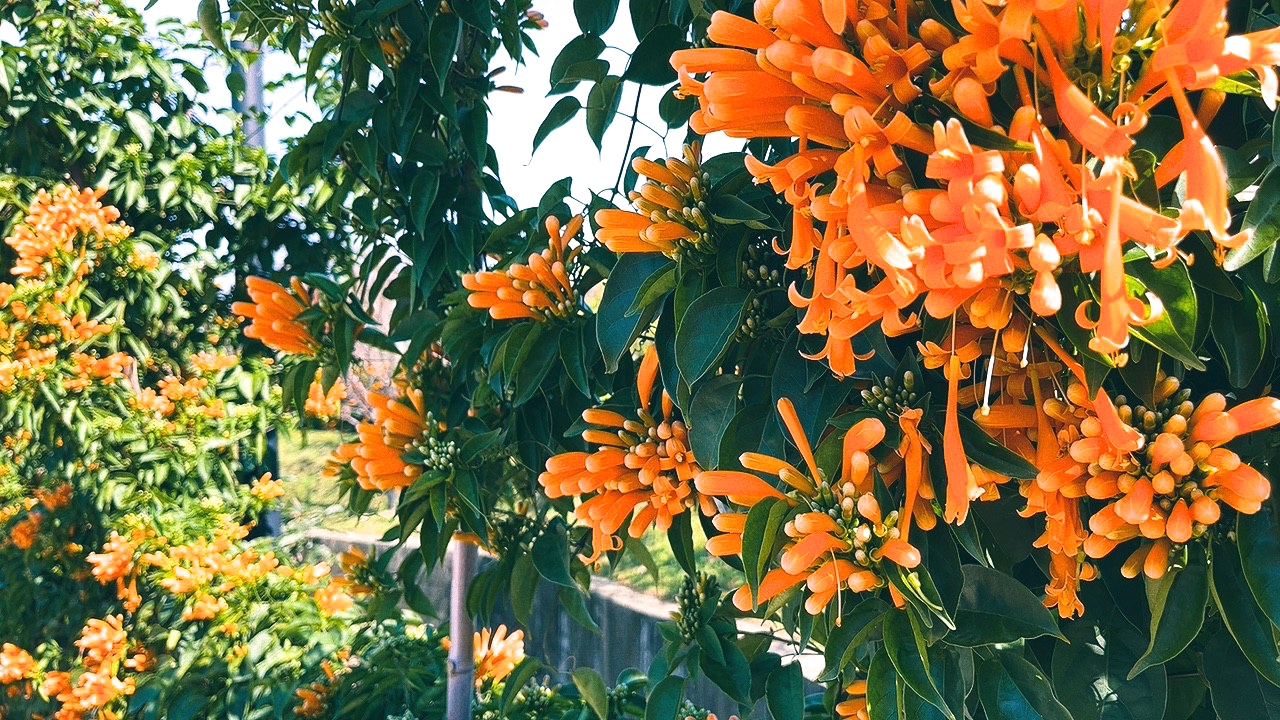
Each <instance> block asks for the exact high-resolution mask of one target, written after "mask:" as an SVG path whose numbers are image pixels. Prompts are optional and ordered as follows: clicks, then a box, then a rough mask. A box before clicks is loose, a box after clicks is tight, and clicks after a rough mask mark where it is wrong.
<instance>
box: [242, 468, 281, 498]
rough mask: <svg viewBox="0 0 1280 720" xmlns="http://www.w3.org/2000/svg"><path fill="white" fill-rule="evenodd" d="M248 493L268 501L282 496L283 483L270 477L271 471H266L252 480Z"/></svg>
mask: <svg viewBox="0 0 1280 720" xmlns="http://www.w3.org/2000/svg"><path fill="white" fill-rule="evenodd" d="M249 494H250V495H253V496H254V497H255V498H257V499H259V500H261V501H263V502H270V501H272V500H276V499H278V498H282V497H284V483H283V482H281V481H280V480H277V479H274V478H272V477H271V473H266V474H264V475H263V476H262V477H260V478H258V479H257V480H254V481H253V487H251V488H249Z"/></svg>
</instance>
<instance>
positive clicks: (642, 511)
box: [538, 346, 714, 563]
mask: <svg viewBox="0 0 1280 720" xmlns="http://www.w3.org/2000/svg"><path fill="white" fill-rule="evenodd" d="M657 377H658V353H657V351H656V349H655V348H654V347H653V346H650V347H649V348H648V350H647V351H646V353H645V356H644V360H643V361H642V362H641V363H640V372H639V375H638V377H637V382H636V384H637V389H638V392H639V398H640V407H638V408H636V411H635V415H634V416H633V417H624V416H623V415H622V414H620V413H617V412H614V411H612V410H606V409H604V408H590V409H588V410H586V411H584V412H583V413H582V419H583V420H585V421H586V422H587V423H589V424H590V425H591V427H589V428H588V429H587V430H585V431H583V433H582V439H583V440H585V441H586V442H587V443H588V444H589V445H593V446H595V447H596V448H597V449H596V450H595V451H594V452H590V453H588V452H568V453H561V454H559V455H556V456H554V457H552V458H550V459H549V460H547V466H546V471H545V472H543V473H542V474H541V475H539V476H538V482H539V483H540V484H541V485H542V487H543V490H544V491H545V492H546V494H547V497H549V498H551V499H553V500H554V499H556V498H561V497H571V496H589V497H588V498H587V499H586V500H585V501H583V503H582V504H581V505H579V506H578V509H577V510H576V511H575V514H576V515H577V517H578V519H579V520H580V521H581V522H583V523H584V524H586V525H587V526H588V527H590V528H591V529H592V547H593V551H592V554H591V555H590V556H588V557H586V558H584V560H583V561H584V562H586V563H592V562H595V561H596V560H597V559H599V557H600V555H601V554H603V553H605V552H611V551H614V550H618V549H621V547H622V541H621V539H620V538H619V537H617V533H618V531H619V530H621V528H622V525H623V524H624V523H625V522H626V521H627V518H628V517H630V516H631V514H632V511H635V510H637V509H638V512H636V513H635V517H634V518H632V519H631V523H630V525H629V526H628V533H629V534H630V535H631V537H636V538H638V537H640V536H641V535H642V534H644V531H645V530H646V529H648V528H649V527H650V526H652V525H657V527H658V528H659V529H661V530H663V531H665V530H667V529H668V528H670V527H671V523H672V520H673V518H674V517H675V516H676V515H679V514H680V513H683V512H686V511H687V510H689V509H690V508H692V507H693V506H694V505H695V503H698V504H699V507H700V508H701V510H702V511H703V512H705V513H707V514H710V513H711V512H712V511H713V510H714V508H713V507H712V506H711V505H710V503H708V502H706V501H705V500H700V499H699V498H698V497H697V495H696V494H695V493H694V492H693V478H694V476H695V475H697V473H698V471H699V469H700V468H699V467H698V464H697V461H696V460H695V459H694V457H693V452H692V451H691V450H690V448H689V431H688V428H686V427H685V424H684V423H683V422H682V421H680V420H678V419H676V418H675V416H674V411H675V406H674V403H672V401H671V398H670V396H668V395H667V394H666V392H663V393H662V401H661V412H662V416H661V418H658V417H655V415H654V413H653V412H652V411H651V410H650V408H651V406H652V395H653V390H654V383H655V381H656V380H657Z"/></svg>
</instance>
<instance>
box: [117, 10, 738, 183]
mask: <svg viewBox="0 0 1280 720" xmlns="http://www.w3.org/2000/svg"><path fill="white" fill-rule="evenodd" d="M129 2H130V4H132V5H133V6H135V7H137V8H140V9H143V8H145V6H146V5H147V0H129ZM620 4H621V8H620V9H619V11H618V18H617V21H616V22H615V24H614V27H613V28H612V29H611V30H610V31H609V32H608V33H606V34H605V36H604V40H605V43H606V44H607V45H608V46H609V49H607V50H605V54H604V55H603V57H604V59H606V60H608V61H609V62H610V63H611V64H612V65H613V67H612V68H611V70H610V72H611V73H612V74H615V75H620V74H621V73H622V71H623V69H624V68H625V66H626V55H625V53H624V52H623V51H622V50H619V49H616V48H633V47H635V45H636V43H637V39H636V38H635V36H634V34H633V33H632V30H631V20H630V16H629V14H628V12H627V3H620ZM196 6H197V3H195V2H191V0H158V1H157V2H155V3H154V4H153V5H152V7H151V8H150V9H145V10H144V11H143V13H144V16H145V17H146V19H147V22H148V25H149V26H151V27H154V26H155V23H156V22H157V21H159V20H160V19H162V18H167V17H176V18H179V19H181V20H183V21H184V22H188V23H194V22H195V16H196ZM537 9H538V10H540V11H541V12H542V13H543V14H545V15H546V18H547V21H548V22H549V23H550V27H548V28H547V29H545V30H541V31H538V32H535V33H534V35H533V37H534V41H535V43H536V44H537V46H538V48H539V50H540V52H541V57H538V56H534V55H531V54H529V55H527V56H526V58H525V60H526V63H527V64H526V65H525V66H522V67H516V66H515V64H514V63H513V62H511V60H510V58H508V57H506V56H505V55H503V56H500V57H499V58H497V59H496V60H495V62H494V66H495V67H503V66H505V67H506V68H507V71H506V72H504V73H503V74H502V75H500V76H498V77H497V78H496V79H495V81H496V82H497V83H498V84H499V85H514V86H518V87H521V88H523V89H524V93H523V94H514V93H494V94H493V95H491V96H490V110H491V115H490V118H489V143H490V144H491V145H493V148H494V151H495V152H496V153H497V157H498V162H499V167H500V174H501V178H502V181H503V184H504V185H505V187H506V188H507V192H508V193H509V194H510V195H511V196H512V197H514V198H515V200H516V201H517V203H518V204H519V205H520V206H522V207H525V206H531V205H536V204H537V202H538V199H539V198H540V197H541V196H542V193H543V191H544V190H546V188H547V187H548V186H550V185H551V184H552V183H554V182H556V181H557V180H560V179H561V178H564V177H569V176H572V177H573V178H574V185H573V196H574V197H575V198H577V199H579V200H584V201H585V200H586V199H588V198H589V197H590V192H591V191H592V190H597V191H603V190H605V189H608V188H611V187H613V183H614V180H615V179H616V178H617V175H618V169H619V168H620V167H621V165H622V163H623V162H625V160H626V157H627V154H628V153H626V151H625V147H626V141H627V132H628V130H629V128H630V122H629V121H628V120H627V119H626V118H624V117H622V114H629V113H630V112H631V109H632V108H633V107H634V103H635V92H636V86H635V85H634V84H631V83H626V84H624V86H623V87H624V89H625V92H624V95H623V97H622V99H621V102H620V103H619V116H618V117H617V119H615V120H614V122H613V124H612V125H611V126H610V127H609V130H608V132H607V133H606V134H605V139H604V143H603V145H604V149H603V151H602V152H598V151H597V150H596V148H595V145H594V144H592V142H591V140H590V138H589V137H588V136H587V131H586V124H585V112H579V113H578V115H577V116H575V117H574V118H573V120H571V121H569V123H568V124H567V125H565V126H564V127H562V128H560V129H558V130H556V131H555V132H554V133H552V134H551V136H550V137H549V138H547V140H546V141H544V142H543V144H542V146H541V147H539V148H538V151H537V153H536V154H533V153H531V149H532V147H533V136H534V133H535V132H536V131H537V129H538V126H539V125H540V124H541V123H542V119H543V118H544V117H546V114H547V112H548V111H549V110H550V109H551V107H552V106H553V105H554V104H555V102H556V101H557V100H558V99H559V97H560V96H554V97H547V95H546V94H547V90H548V89H549V88H550V84H549V82H548V79H547V78H548V74H549V72H550V68H551V61H552V60H554V59H555V56H556V54H557V53H558V52H559V51H560V48H562V47H564V45H565V44H566V43H567V42H569V41H570V40H572V39H573V38H574V37H575V36H577V35H578V34H579V30H578V25H577V22H576V21H575V20H574V17H573V5H572V2H571V0H546V1H545V2H540V3H539V4H538V6H537ZM189 59H191V60H193V61H197V62H199V61H200V58H189ZM206 67H207V72H208V82H209V85H210V92H209V94H208V96H207V97H206V98H205V100H206V102H207V103H208V104H210V105H212V106H214V107H229V106H230V104H231V96H230V93H229V92H228V90H227V84H226V80H225V77H226V68H225V66H222V65H220V64H218V63H217V62H214V63H210V64H207V65H206ZM294 70H296V66H295V65H294V64H293V62H292V60H291V59H290V58H289V57H288V56H287V55H283V54H280V53H272V54H269V55H268V56H267V57H266V59H265V75H266V79H267V82H268V83H270V82H271V81H272V80H274V79H278V78H280V77H281V76H282V75H284V74H286V73H288V72H291V71H294ZM587 87H588V84H587V83H583V85H582V86H580V87H579V89H578V90H576V91H575V92H574V94H575V95H576V96H577V97H578V98H579V99H580V100H581V101H582V103H583V105H585V104H586V91H587ZM662 91H663V88H656V87H645V88H643V89H642V90H641V92H643V93H644V97H643V99H642V102H641V111H640V116H641V120H643V121H644V122H645V123H646V124H648V125H649V126H650V127H652V128H654V129H656V130H658V131H663V130H664V129H665V123H663V122H662V120H661V119H659V118H658V114H657V106H658V101H659V100H660V99H661V93H662ZM267 105H268V108H267V114H268V116H269V118H270V119H269V121H268V125H267V145H268V149H269V150H271V151H272V152H273V153H275V154H278V153H279V152H280V151H281V149H282V146H281V143H282V141H284V140H285V139H287V138H289V137H291V136H295V135H299V134H301V133H302V132H303V131H305V124H302V125H301V126H298V127H292V128H291V127H290V126H289V125H288V123H287V122H286V120H285V119H286V118H287V117H288V116H290V115H292V114H295V113H298V112H303V113H305V114H307V115H310V116H312V117H315V116H316V115H318V110H317V109H316V107H315V105H314V104H312V103H311V102H310V100H309V98H307V97H306V95H305V92H304V90H303V88H302V87H301V86H300V85H293V86H286V87H285V88H282V89H280V90H277V91H275V92H273V93H268V96H267ZM681 139H682V132H681V131H679V130H677V131H671V132H669V133H667V137H666V138H663V137H661V136H659V135H657V134H655V133H654V132H653V131H652V130H649V129H647V128H645V127H644V126H643V125H641V126H639V127H637V128H636V131H635V138H634V140H633V143H632V150H634V149H635V148H637V147H643V146H645V145H649V146H652V147H653V149H652V150H650V151H649V153H648V155H649V157H651V158H657V157H666V156H668V155H677V154H678V153H679V146H680V140H681ZM664 146H665V150H664V149H663V148H664ZM736 147H738V144H737V143H734V142H732V141H728V140H725V139H724V138H712V139H711V142H709V143H707V151H709V152H707V153H706V154H708V155H709V154H714V153H716V152H723V151H725V150H729V149H734V148H736Z"/></svg>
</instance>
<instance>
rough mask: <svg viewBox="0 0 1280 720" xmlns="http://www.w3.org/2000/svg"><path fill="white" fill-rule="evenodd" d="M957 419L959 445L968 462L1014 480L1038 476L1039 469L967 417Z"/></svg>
mask: <svg viewBox="0 0 1280 720" xmlns="http://www.w3.org/2000/svg"><path fill="white" fill-rule="evenodd" d="M959 417H960V444H961V445H963V446H964V453H965V455H966V456H967V457H968V458H969V459H970V460H972V461H973V462H975V463H977V464H979V465H981V466H982V467H984V468H986V469H988V470H991V471H992V472H997V473H1000V474H1001V475H1004V476H1006V477H1008V478H1011V479H1014V480H1031V479H1034V478H1035V477H1036V476H1037V475H1039V474H1040V469H1039V468H1037V467H1036V466H1035V465H1032V464H1031V463H1029V462H1027V461H1026V460H1024V459H1023V458H1022V456H1021V455H1019V454H1017V453H1015V452H1013V451H1012V450H1010V449H1009V448H1007V447H1005V446H1004V445H1001V444H1000V443H998V442H996V440H995V438H993V437H991V436H990V435H988V434H987V431H986V430H983V429H982V426H981V425H979V424H978V423H976V422H974V421H973V419H972V418H970V417H969V416H968V415H960V416H959Z"/></svg>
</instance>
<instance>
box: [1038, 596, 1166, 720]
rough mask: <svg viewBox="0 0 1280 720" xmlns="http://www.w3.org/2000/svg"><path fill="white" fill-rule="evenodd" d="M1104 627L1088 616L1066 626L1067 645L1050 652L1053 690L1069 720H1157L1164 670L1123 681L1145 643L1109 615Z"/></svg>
mask: <svg viewBox="0 0 1280 720" xmlns="http://www.w3.org/2000/svg"><path fill="white" fill-rule="evenodd" d="M1111 616H1112V619H1111V621H1110V622H1107V623H1098V622H1097V621H1096V620H1093V619H1092V618H1091V617H1090V616H1085V618H1084V619H1082V620H1077V621H1076V622H1073V623H1071V624H1070V625H1068V626H1067V632H1066V637H1067V642H1065V643H1058V644H1056V645H1055V646H1054V650H1053V689H1054V692H1055V693H1056V694H1057V696H1058V697H1059V698H1060V699H1061V701H1062V704H1063V705H1065V706H1066V708H1067V710H1069V711H1070V712H1071V717H1072V718H1074V720H1161V718H1163V717H1164V710H1165V704H1166V699H1167V695H1168V680H1167V678H1166V674H1165V669H1164V667H1163V666H1157V667H1153V668H1147V669H1146V670H1143V671H1142V672H1141V673H1139V674H1138V676H1137V677H1135V678H1134V679H1132V680H1128V679H1126V678H1125V675H1126V674H1127V673H1128V671H1129V668H1131V667H1133V664H1134V662H1136V661H1137V659H1138V656H1139V655H1141V654H1142V650H1143V648H1144V647H1145V646H1146V638H1144V637H1143V636H1142V633H1140V632H1138V631H1137V630H1136V629H1135V628H1134V627H1133V626H1131V625H1130V624H1129V623H1128V622H1126V621H1125V620H1124V618H1123V617H1122V616H1120V615H1119V613H1118V612H1115V611H1113V612H1112V613H1111Z"/></svg>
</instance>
